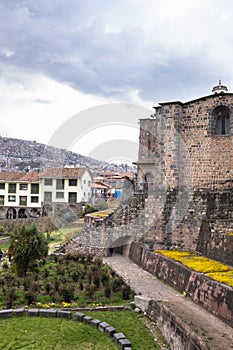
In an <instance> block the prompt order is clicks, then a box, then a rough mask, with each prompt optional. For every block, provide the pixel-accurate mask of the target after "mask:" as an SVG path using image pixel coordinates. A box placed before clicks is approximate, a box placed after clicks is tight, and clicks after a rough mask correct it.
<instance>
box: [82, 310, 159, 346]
mask: <svg viewBox="0 0 233 350" xmlns="http://www.w3.org/2000/svg"><path fill="white" fill-rule="evenodd" d="M85 314H86V315H89V316H91V317H92V318H97V319H99V320H101V321H105V322H107V323H109V324H110V325H111V326H113V327H114V328H115V329H116V331H117V332H122V333H124V335H125V336H126V338H127V339H129V340H130V342H131V344H132V349H134V350H145V349H146V350H156V349H159V347H158V346H157V345H156V343H155V341H154V339H153V337H152V335H151V333H150V331H149V330H148V329H147V328H146V327H145V326H144V324H143V323H142V320H141V316H140V315H138V314H137V313H136V312H135V311H130V310H127V311H117V312H102V311H96V312H86V313H85Z"/></svg>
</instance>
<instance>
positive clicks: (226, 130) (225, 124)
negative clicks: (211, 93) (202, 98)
mask: <svg viewBox="0 0 233 350" xmlns="http://www.w3.org/2000/svg"><path fill="white" fill-rule="evenodd" d="M213 114H214V120H215V134H216V135H228V134H230V110H229V108H227V107H225V106H218V107H216V108H215V110H214V112H213Z"/></svg>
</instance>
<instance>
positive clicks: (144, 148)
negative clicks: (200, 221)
mask: <svg viewBox="0 0 233 350" xmlns="http://www.w3.org/2000/svg"><path fill="white" fill-rule="evenodd" d="M220 106H221V107H222V108H227V110H228V111H229V114H230V133H229V134H227V135H217V134H216V120H215V119H216V116H215V111H216V109H217V108H219V107H220ZM232 107H233V94H230V93H226V94H214V95H209V96H206V97H203V98H200V99H198V100H195V101H191V102H187V103H181V102H168V103H162V104H160V106H159V107H155V116H154V119H145V120H141V121H140V129H141V132H140V150H139V162H138V164H139V178H140V179H142V178H143V176H144V175H145V174H146V173H147V172H148V169H149V168H150V171H151V172H153V175H154V185H155V186H158V185H160V186H164V187H165V188H168V187H172V188H174V187H177V186H181V185H186V186H189V187H192V188H200V187H211V186H213V185H214V184H217V183H219V182H222V181H226V180H229V178H231V175H232V174H231V168H232V160H231V158H232V157H231V155H232V152H233V142H232V141H233V135H232V134H233V130H232V129H233V126H232V125H233V112H232Z"/></svg>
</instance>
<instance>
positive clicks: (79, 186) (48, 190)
mask: <svg viewBox="0 0 233 350" xmlns="http://www.w3.org/2000/svg"><path fill="white" fill-rule="evenodd" d="M91 181H92V176H91V173H90V171H89V170H88V169H87V168H84V167H80V168H48V169H46V170H45V171H44V172H43V173H36V172H7V171H2V172H0V218H2V219H4V218H5V219H18V218H19V219H20V218H28V217H39V216H41V215H43V213H44V208H45V207H46V204H48V205H51V204H55V205H56V204H73V205H75V204H77V203H80V202H84V201H85V202H86V201H88V200H89V199H90V198H91Z"/></svg>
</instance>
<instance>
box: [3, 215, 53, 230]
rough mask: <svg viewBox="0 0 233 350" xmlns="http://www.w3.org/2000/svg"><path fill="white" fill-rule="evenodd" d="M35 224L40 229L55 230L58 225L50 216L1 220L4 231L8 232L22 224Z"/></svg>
mask: <svg viewBox="0 0 233 350" xmlns="http://www.w3.org/2000/svg"><path fill="white" fill-rule="evenodd" d="M31 224H35V225H36V226H37V228H38V230H39V231H41V232H45V231H46V230H49V231H50V230H51V231H52V230H54V229H56V226H55V225H54V223H53V221H52V220H51V219H50V218H49V217H41V218H37V219H16V220H0V227H1V231H2V232H3V233H8V232H11V231H13V230H14V228H17V227H19V226H22V225H31Z"/></svg>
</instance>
